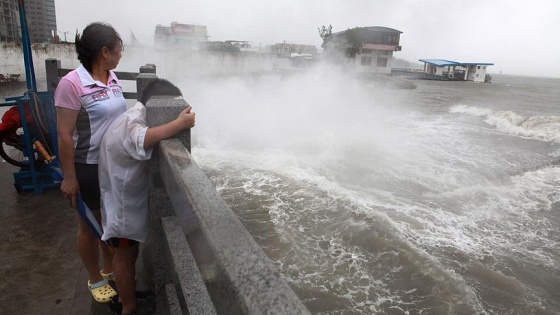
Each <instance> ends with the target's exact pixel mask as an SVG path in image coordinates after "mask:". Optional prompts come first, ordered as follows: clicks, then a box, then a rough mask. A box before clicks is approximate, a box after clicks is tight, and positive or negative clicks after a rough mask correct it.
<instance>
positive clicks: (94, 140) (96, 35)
mask: <svg viewBox="0 0 560 315" xmlns="http://www.w3.org/2000/svg"><path fill="white" fill-rule="evenodd" d="M75 44H76V53H77V55H78V59H79V60H80V63H81V65H80V66H79V67H78V68H77V69H75V70H73V71H71V72H70V73H68V74H67V75H66V76H64V77H63V78H62V79H61V80H60V82H59V84H58V86H57V88H56V92H55V106H56V114H57V130H58V148H59V158H60V162H61V166H62V172H63V174H64V179H63V181H62V183H61V186H60V190H61V191H62V194H63V195H64V197H65V198H68V199H70V202H71V205H72V207H73V208H75V206H76V199H75V198H76V194H78V193H79V194H80V195H81V197H82V199H83V200H84V202H85V204H86V205H87V206H88V207H89V208H90V209H91V210H92V212H93V213H94V215H95V216H96V217H97V220H100V210H99V209H100V193H99V181H98V172H97V169H98V166H97V165H98V155H99V146H100V144H101V138H102V137H103V134H104V133H105V131H106V129H107V127H108V126H109V124H111V122H113V120H114V119H115V118H117V117H118V116H119V115H120V114H122V113H123V112H124V111H125V110H126V101H125V99H124V97H123V93H122V88H121V86H120V83H119V81H118V79H117V77H116V75H115V73H114V72H113V71H111V70H113V69H115V68H116V67H117V65H118V63H119V61H120V59H121V57H122V49H123V45H122V40H121V38H120V36H119V34H118V33H117V32H116V31H115V29H114V28H113V27H111V26H110V25H108V24H104V23H98V22H96V23H92V24H90V25H88V26H87V27H86V28H85V29H84V30H83V32H82V35H81V36H80V35H79V34H76V41H75ZM77 248H78V253H79V255H80V258H81V260H82V263H83V265H84V267H85V268H86V269H87V272H88V274H89V281H88V288H89V290H90V291H91V293H92V295H93V297H94V299H95V300H96V301H98V302H101V303H106V302H109V301H110V300H111V297H113V296H115V295H117V292H116V291H115V290H114V289H113V288H112V287H111V285H110V284H109V283H108V281H109V280H114V277H113V267H112V255H111V253H110V252H109V250H108V248H107V247H106V246H100V241H99V239H98V238H97V237H96V236H95V235H94V234H93V233H92V231H91V230H89V228H88V226H87V224H86V222H85V221H84V220H83V219H82V218H81V217H80V216H78V233H77ZM100 248H101V254H102V257H103V268H102V269H101V271H100V269H99V251H100Z"/></svg>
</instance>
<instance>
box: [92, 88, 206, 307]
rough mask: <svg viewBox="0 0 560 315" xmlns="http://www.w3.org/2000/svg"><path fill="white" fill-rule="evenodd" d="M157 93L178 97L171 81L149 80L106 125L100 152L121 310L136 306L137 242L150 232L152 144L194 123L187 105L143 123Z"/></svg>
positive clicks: (106, 235) (106, 230)
mask: <svg viewBox="0 0 560 315" xmlns="http://www.w3.org/2000/svg"><path fill="white" fill-rule="evenodd" d="M156 95H160V96H161V95H165V96H175V97H182V93H181V91H180V90H179V89H178V88H177V87H176V86H174V85H173V84H172V83H170V82H169V81H166V80H164V79H157V80H155V81H153V82H151V83H149V84H148V85H147V86H146V88H145V90H144V91H143V93H142V97H141V99H140V101H139V102H137V103H136V104H135V105H134V106H133V107H131V108H130V109H128V110H127V111H126V112H124V113H123V114H121V115H120V116H119V117H118V118H117V119H116V120H115V121H114V122H113V123H112V124H111V125H110V126H109V128H108V129H107V131H106V132H105V135H104V136H103V140H102V141H101V148H100V151H99V187H100V190H101V218H102V220H101V221H102V225H103V236H102V240H103V241H108V243H109V244H110V245H111V246H112V247H113V248H114V250H115V253H114V255H113V268H114V271H115V279H116V283H117V290H118V292H119V297H118V302H116V301H115V302H116V303H122V304H121V305H122V314H131V313H132V312H134V310H135V309H136V282H135V275H136V270H135V264H136V259H137V257H138V248H139V245H138V244H139V242H141V243H143V242H145V241H146V238H147V236H148V232H149V224H150V222H149V213H148V196H149V191H148V189H149V187H148V169H147V167H148V165H147V164H148V163H147V162H148V160H149V159H150V157H151V155H152V150H153V148H154V146H155V145H156V144H157V143H158V142H159V141H161V140H163V139H167V138H170V137H172V136H174V135H175V134H177V133H179V132H180V131H182V130H185V129H188V128H192V127H194V125H195V114H194V112H192V109H191V106H188V105H187V107H186V108H185V109H184V110H183V111H182V112H181V113H180V114H179V115H178V116H177V118H176V119H174V120H172V121H170V122H168V123H166V124H164V125H161V126H157V127H152V128H149V127H148V126H147V125H146V108H145V104H146V102H147V101H148V100H149V99H150V98H151V97H152V96H156Z"/></svg>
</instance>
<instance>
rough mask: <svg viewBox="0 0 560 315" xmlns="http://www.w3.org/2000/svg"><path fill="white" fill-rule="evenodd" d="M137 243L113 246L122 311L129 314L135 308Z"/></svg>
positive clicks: (114, 265)
mask: <svg viewBox="0 0 560 315" xmlns="http://www.w3.org/2000/svg"><path fill="white" fill-rule="evenodd" d="M138 248H139V245H138V244H136V245H133V246H127V247H115V254H114V256H113V267H114V269H115V278H116V282H117V289H118V290H119V300H120V301H121V303H122V306H123V308H122V313H123V314H131V313H132V312H134V310H135V309H136V259H137V258H138Z"/></svg>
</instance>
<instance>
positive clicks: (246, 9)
mask: <svg viewBox="0 0 560 315" xmlns="http://www.w3.org/2000/svg"><path fill="white" fill-rule="evenodd" d="M55 1H56V12H57V24H58V28H59V30H60V31H62V32H70V33H67V37H68V39H70V38H72V37H73V34H75V32H76V30H78V31H80V32H81V30H82V29H83V28H84V27H85V26H86V25H87V24H88V23H90V22H93V21H104V22H107V23H110V24H112V25H113V26H114V27H115V28H116V29H117V31H118V32H119V33H120V34H121V36H122V38H123V40H124V41H125V43H130V32H131V31H132V32H133V33H134V35H135V36H136V37H137V38H138V40H139V41H140V42H141V43H142V44H144V45H153V34H154V29H155V25H156V24H162V25H166V26H169V24H170V23H171V22H173V21H176V22H178V23H185V24H199V25H206V26H207V28H208V35H209V36H210V40H230V39H232V40H246V41H250V42H252V43H253V45H256V46H258V45H259V44H262V45H263V46H264V45H267V44H274V43H280V42H283V41H286V42H289V43H296V44H312V45H316V46H317V47H318V48H319V47H320V45H321V42H322V41H321V38H320V37H319V33H318V31H317V28H318V27H320V26H321V25H329V24H330V25H332V26H333V32H338V31H343V30H346V29H348V28H353V27H356V26H385V27H390V28H394V29H397V30H399V31H401V32H403V33H402V34H401V45H402V51H400V52H397V53H395V54H394V56H395V57H397V58H401V59H406V60H409V61H417V60H418V59H421V58H441V59H449V60H457V61H462V62H493V63H494V64H495V65H494V66H492V67H490V68H489V72H490V73H499V72H500V71H501V72H502V73H503V74H520V75H531V76H548V77H560V34H559V31H560V1H559V0H532V1H529V0H524V1H520V0H492V1H489V0H454V1H449V0H283V1H278V0H275V1H272V0H243V1H241V0H191V1H187V0H158V1H153V0H150V1H148V0H97V1H76V0H55ZM60 35H61V37H62V38H64V34H62V33H61V34H60ZM125 57H126V56H125Z"/></svg>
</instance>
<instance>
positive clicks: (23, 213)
mask: <svg viewBox="0 0 560 315" xmlns="http://www.w3.org/2000/svg"><path fill="white" fill-rule="evenodd" d="M17 171H19V168H18V167H16V166H13V165H11V164H8V163H6V162H4V161H3V160H2V159H1V158H0V200H1V203H0V275H1V276H0V314H10V315H19V314H22V315H23V314H25V315H30V314H57V315H63V314H69V315H75V314H79V315H82V314H84V315H87V314H92V315H101V314H111V311H110V309H109V306H108V305H107V304H100V303H97V302H95V301H94V300H93V298H92V296H91V294H90V293H89V290H88V288H87V280H88V276H87V272H86V271H85V269H84V268H83V267H82V263H81V261H80V258H79V256H78V252H77V250H76V241H75V240H76V231H77V224H76V220H77V218H76V212H75V210H73V209H72V208H70V204H69V202H68V200H66V199H64V198H62V194H61V193H60V191H59V190H58V189H57V188H55V189H49V190H46V191H45V192H44V193H43V194H40V195H36V194H34V193H33V192H20V193H18V192H17V191H16V189H15V187H14V177H13V173H14V172H17ZM139 283H140V285H139V286H142V281H141V279H139ZM153 302H154V300H153V299H152V301H151V302H150V301H148V302H145V301H142V302H141V301H139V303H141V304H146V303H148V304H150V305H147V306H146V305H142V306H143V307H142V310H139V311H140V313H141V314H155V305H154V304H153Z"/></svg>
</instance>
